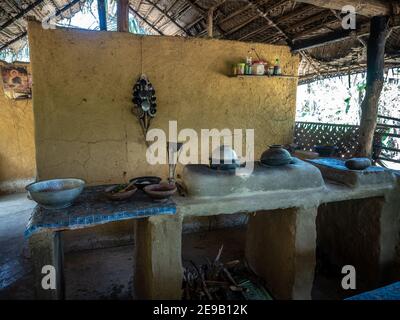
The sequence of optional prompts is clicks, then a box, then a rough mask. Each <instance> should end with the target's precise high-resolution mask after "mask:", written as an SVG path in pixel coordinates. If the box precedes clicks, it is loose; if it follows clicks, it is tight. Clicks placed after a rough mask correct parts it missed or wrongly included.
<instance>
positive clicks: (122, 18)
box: [117, 0, 129, 32]
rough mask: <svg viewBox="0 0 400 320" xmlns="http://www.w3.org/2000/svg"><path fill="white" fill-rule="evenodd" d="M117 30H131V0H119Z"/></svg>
mask: <svg viewBox="0 0 400 320" xmlns="http://www.w3.org/2000/svg"><path fill="white" fill-rule="evenodd" d="M117 30H118V31H119V32H129V0H118V2H117Z"/></svg>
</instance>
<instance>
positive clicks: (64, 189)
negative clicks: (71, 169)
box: [25, 178, 85, 209]
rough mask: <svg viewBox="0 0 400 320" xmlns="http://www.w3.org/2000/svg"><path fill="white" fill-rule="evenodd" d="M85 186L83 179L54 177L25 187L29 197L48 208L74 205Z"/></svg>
mask: <svg viewBox="0 0 400 320" xmlns="http://www.w3.org/2000/svg"><path fill="white" fill-rule="evenodd" d="M84 187H85V181H84V180H81V179H75V178H70V179H52V180H44V181H38V182H34V183H31V184H30V185H27V186H26V187H25V189H26V190H27V191H28V192H29V198H30V199H32V200H33V201H35V202H37V203H38V204H39V205H40V206H41V207H43V208H46V209H62V208H67V207H69V206H71V205H72V203H73V202H74V200H75V199H76V198H77V197H78V196H79V195H80V194H81V192H82V190H83V188H84Z"/></svg>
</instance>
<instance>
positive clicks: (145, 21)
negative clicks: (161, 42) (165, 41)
mask: <svg viewBox="0 0 400 320" xmlns="http://www.w3.org/2000/svg"><path fill="white" fill-rule="evenodd" d="M129 10H131V11H132V12H133V13H134V14H135V15H136V16H137V17H138V18H139V19H140V20H142V21H143V23H144V24H146V25H148V26H149V27H150V28H151V29H153V30H154V31H155V32H157V33H158V34H159V35H162V36H163V35H164V33H163V32H162V31H161V30H159V29H158V28H157V27H156V26H155V25H154V24H152V23H151V22H149V21H148V20H147V19H146V18H145V17H143V16H142V15H141V14H140V13H139V12H138V11H136V9H134V8H133V7H132V5H130V6H129Z"/></svg>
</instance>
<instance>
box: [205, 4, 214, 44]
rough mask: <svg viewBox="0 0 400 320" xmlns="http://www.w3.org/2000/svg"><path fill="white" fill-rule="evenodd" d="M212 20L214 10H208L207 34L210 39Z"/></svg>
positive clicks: (211, 35)
mask: <svg viewBox="0 0 400 320" xmlns="http://www.w3.org/2000/svg"><path fill="white" fill-rule="evenodd" d="M213 19H214V8H212V7H211V8H210V9H209V10H208V15H207V34H208V36H209V37H210V38H212V37H213Z"/></svg>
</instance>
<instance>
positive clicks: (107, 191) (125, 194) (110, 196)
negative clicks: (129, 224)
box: [104, 185, 137, 201]
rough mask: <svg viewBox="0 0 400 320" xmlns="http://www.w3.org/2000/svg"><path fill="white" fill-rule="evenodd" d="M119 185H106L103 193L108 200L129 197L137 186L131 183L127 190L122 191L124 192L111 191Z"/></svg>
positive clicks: (120, 199) (119, 199)
mask: <svg viewBox="0 0 400 320" xmlns="http://www.w3.org/2000/svg"><path fill="white" fill-rule="evenodd" d="M119 186H120V185H116V186H111V187H108V188H106V189H105V190H104V194H105V195H106V197H107V198H108V199H110V200H114V201H122V200H126V199H129V198H130V197H132V196H133V195H134V194H135V192H136V191H137V188H136V187H135V186H134V185H132V186H130V187H129V189H128V190H126V191H124V192H115V193H113V190H115V189H116V188H118V187H119ZM125 186H126V185H125Z"/></svg>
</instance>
